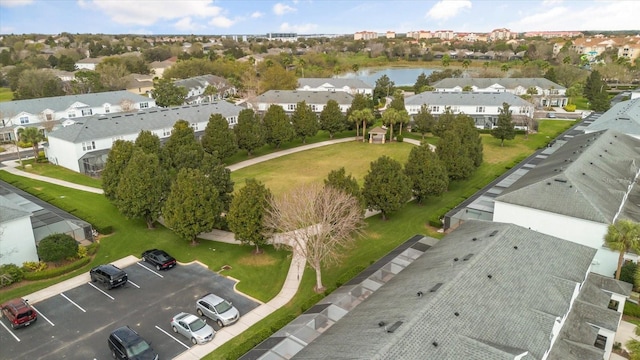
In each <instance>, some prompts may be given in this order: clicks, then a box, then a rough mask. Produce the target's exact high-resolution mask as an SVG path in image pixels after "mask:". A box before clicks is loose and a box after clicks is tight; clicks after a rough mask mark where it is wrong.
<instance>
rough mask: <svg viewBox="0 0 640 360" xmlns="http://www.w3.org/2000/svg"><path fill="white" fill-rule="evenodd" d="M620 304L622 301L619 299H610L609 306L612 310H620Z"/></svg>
mask: <svg viewBox="0 0 640 360" xmlns="http://www.w3.org/2000/svg"><path fill="white" fill-rule="evenodd" d="M618 306H620V301H617V300H613V299H611V300H609V306H607V307H608V308H609V309H611V310H615V311H618Z"/></svg>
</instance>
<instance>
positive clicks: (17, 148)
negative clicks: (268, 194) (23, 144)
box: [15, 131, 23, 167]
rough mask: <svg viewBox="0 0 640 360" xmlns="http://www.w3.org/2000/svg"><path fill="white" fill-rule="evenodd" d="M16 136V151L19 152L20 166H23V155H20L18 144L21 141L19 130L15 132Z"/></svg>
mask: <svg viewBox="0 0 640 360" xmlns="http://www.w3.org/2000/svg"><path fill="white" fill-rule="evenodd" d="M15 136H16V139H15V143H16V151H17V152H18V160H19V161H20V167H22V166H23V165H22V156H20V145H19V144H18V143H19V142H18V132H17V131H16V132H15Z"/></svg>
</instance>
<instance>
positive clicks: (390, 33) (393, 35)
mask: <svg viewBox="0 0 640 360" xmlns="http://www.w3.org/2000/svg"><path fill="white" fill-rule="evenodd" d="M386 38H387V39H395V38H396V32H395V31H387V33H386Z"/></svg>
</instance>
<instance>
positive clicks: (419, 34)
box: [407, 30, 431, 40]
mask: <svg viewBox="0 0 640 360" xmlns="http://www.w3.org/2000/svg"><path fill="white" fill-rule="evenodd" d="M407 37H410V38H414V39H416V40H423V39H424V40H428V39H431V31H425V30H419V31H409V32H408V33H407Z"/></svg>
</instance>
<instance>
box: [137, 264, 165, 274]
mask: <svg viewBox="0 0 640 360" xmlns="http://www.w3.org/2000/svg"><path fill="white" fill-rule="evenodd" d="M136 264H138V265H140V266H141V267H142V268H143V269H145V270H147V271H150V272H152V273H154V274H156V275H157V276H159V277H161V278H163V277H164V276H162V275H160V274H158V273H157V272H155V271H153V270H151V269H149V268H148V267H146V266H144V265H142V263H139V262H137V263H136Z"/></svg>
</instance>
